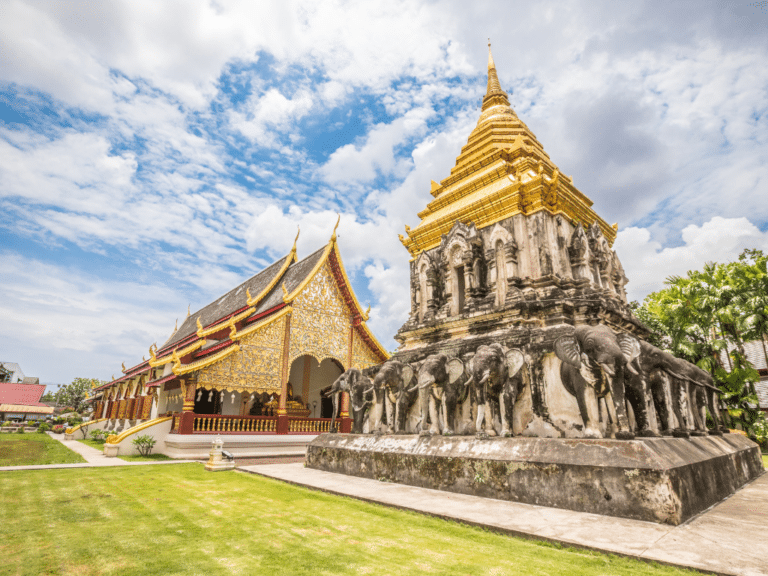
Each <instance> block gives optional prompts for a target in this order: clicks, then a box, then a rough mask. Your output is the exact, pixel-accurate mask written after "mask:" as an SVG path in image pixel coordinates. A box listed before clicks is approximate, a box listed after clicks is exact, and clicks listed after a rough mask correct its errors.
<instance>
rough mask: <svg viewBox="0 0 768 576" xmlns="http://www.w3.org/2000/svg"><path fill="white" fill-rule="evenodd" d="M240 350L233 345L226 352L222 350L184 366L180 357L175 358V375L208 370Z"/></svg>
mask: <svg viewBox="0 0 768 576" xmlns="http://www.w3.org/2000/svg"><path fill="white" fill-rule="evenodd" d="M238 350H240V346H238V345H237V344H233V345H232V346H230V347H228V348H225V349H224V350H221V351H220V352H217V353H216V354H214V355H213V356H209V357H208V358H203V359H202V360H197V361H195V362H190V363H189V364H182V363H181V361H180V360H179V358H178V356H176V355H175V354H174V356H176V357H175V358H174V365H173V368H172V370H173V373H174V374H176V376H181V375H182V374H187V373H188V372H193V371H195V370H200V369H201V368H206V367H207V366H210V365H211V364H215V363H216V362H218V361H219V360H223V359H224V358H226V357H227V356H229V355H230V354H234V353H235V352H237V351H238Z"/></svg>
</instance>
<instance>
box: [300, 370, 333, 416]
mask: <svg viewBox="0 0 768 576" xmlns="http://www.w3.org/2000/svg"><path fill="white" fill-rule="evenodd" d="M341 373H342V370H341V369H340V368H339V367H338V366H337V365H336V363H335V362H334V361H333V360H331V359H330V358H326V359H325V360H323V361H322V362H321V363H320V365H319V366H318V365H317V361H316V360H315V359H314V358H312V364H311V372H310V375H309V395H308V398H307V400H306V402H308V403H309V409H310V410H312V414H311V415H312V417H313V418H319V417H320V390H322V389H323V388H327V387H328V386H330V385H331V384H333V383H334V382H335V381H336V378H338V377H339V376H340V375H341ZM339 411H341V407H339Z"/></svg>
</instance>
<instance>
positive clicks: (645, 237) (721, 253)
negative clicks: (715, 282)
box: [614, 216, 768, 301]
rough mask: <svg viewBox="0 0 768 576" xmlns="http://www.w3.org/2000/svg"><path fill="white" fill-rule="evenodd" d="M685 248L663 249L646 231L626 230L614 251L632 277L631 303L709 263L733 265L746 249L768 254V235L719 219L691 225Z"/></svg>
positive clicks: (684, 235) (742, 221) (740, 222)
mask: <svg viewBox="0 0 768 576" xmlns="http://www.w3.org/2000/svg"><path fill="white" fill-rule="evenodd" d="M682 242H683V243H682V245H680V246H674V247H666V248H663V247H662V245H661V244H660V243H659V242H657V241H654V240H652V239H651V233H650V231H649V230H648V229H646V228H626V229H624V230H621V231H620V232H619V234H618V236H617V237H616V242H615V243H614V249H615V250H616V252H617V253H618V255H619V259H620V260H621V263H622V266H624V270H625V272H626V274H627V277H628V278H629V281H630V282H629V284H627V290H628V294H629V298H630V299H631V300H639V301H642V299H643V298H645V296H647V295H648V294H650V293H651V292H655V291H657V290H660V289H662V288H664V280H666V279H667V278H668V277H670V276H673V275H678V276H684V275H685V274H686V273H687V272H688V271H689V270H701V268H702V267H703V266H704V264H706V263H707V262H720V263H725V262H731V261H734V260H736V259H737V258H738V256H739V254H740V253H741V252H742V251H743V250H744V249H745V248H757V249H760V250H763V251H768V232H761V231H760V230H759V229H758V228H757V227H756V226H755V225H754V224H752V222H750V221H749V220H748V219H747V218H743V217H742V218H721V217H719V216H715V217H714V218H712V219H711V220H710V221H709V222H705V223H704V224H702V225H701V226H696V225H695V224H691V225H689V226H686V227H685V228H684V229H683V232H682Z"/></svg>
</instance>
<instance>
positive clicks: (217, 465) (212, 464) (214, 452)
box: [205, 438, 235, 472]
mask: <svg viewBox="0 0 768 576" xmlns="http://www.w3.org/2000/svg"><path fill="white" fill-rule="evenodd" d="M223 448H224V441H223V440H222V439H221V438H216V439H215V440H214V441H213V442H212V446H211V452H210V457H209V458H208V462H206V463H205V469H206V470H208V471H209V472H221V471H222V470H232V469H234V467H235V461H234V460H228V459H227V458H224V455H223V454H222V450H223Z"/></svg>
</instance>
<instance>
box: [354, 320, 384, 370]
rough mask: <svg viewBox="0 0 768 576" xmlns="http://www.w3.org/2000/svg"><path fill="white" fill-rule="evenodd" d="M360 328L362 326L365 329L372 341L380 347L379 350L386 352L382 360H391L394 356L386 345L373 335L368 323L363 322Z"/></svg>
mask: <svg viewBox="0 0 768 576" xmlns="http://www.w3.org/2000/svg"><path fill="white" fill-rule="evenodd" d="M358 328H362V329H363V331H364V332H365V333H366V335H367V336H368V338H370V339H371V342H373V343H374V345H376V346H377V347H378V349H379V351H380V352H382V353H383V354H384V360H382V362H386V361H387V360H389V359H390V358H391V357H392V355H391V354H390V353H389V352H388V351H387V349H386V348H384V346H382V345H381V342H379V340H378V339H377V338H376V336H374V335H373V332H371V329H370V328H368V325H367V324H366V323H365V322H363V323H361V324H360V325H359V326H358Z"/></svg>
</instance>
